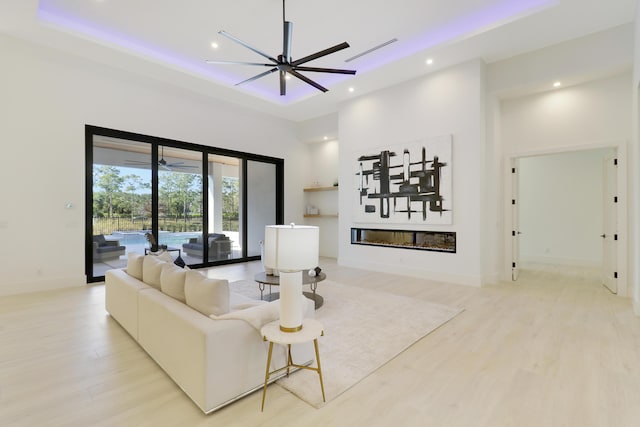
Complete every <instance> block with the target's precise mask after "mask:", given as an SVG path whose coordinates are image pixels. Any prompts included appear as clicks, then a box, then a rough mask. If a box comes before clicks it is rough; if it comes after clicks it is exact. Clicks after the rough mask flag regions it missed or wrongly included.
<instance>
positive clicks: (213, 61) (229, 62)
mask: <svg viewBox="0 0 640 427" xmlns="http://www.w3.org/2000/svg"><path fill="white" fill-rule="evenodd" d="M204 62H206V63H207V64H221V65H260V66H264V67H273V65H274V64H263V63H262V62H241V61H216V60H215V59H207V60H205V61H204Z"/></svg>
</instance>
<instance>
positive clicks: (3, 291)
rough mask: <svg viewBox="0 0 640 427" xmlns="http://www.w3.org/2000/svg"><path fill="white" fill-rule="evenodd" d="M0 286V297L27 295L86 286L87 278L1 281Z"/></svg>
mask: <svg viewBox="0 0 640 427" xmlns="http://www.w3.org/2000/svg"><path fill="white" fill-rule="evenodd" d="M3 282H5V284H3V285H2V286H0V296H9V295H20V294H29V293H33V292H45V291H53V290H56V289H64V288H74V287H81V286H86V284H87V278H86V276H85V275H82V276H67V277H55V278H48V279H42V280H32V281H23V282H19V281H17V280H11V279H8V280H3Z"/></svg>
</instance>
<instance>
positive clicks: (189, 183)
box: [160, 172, 202, 229]
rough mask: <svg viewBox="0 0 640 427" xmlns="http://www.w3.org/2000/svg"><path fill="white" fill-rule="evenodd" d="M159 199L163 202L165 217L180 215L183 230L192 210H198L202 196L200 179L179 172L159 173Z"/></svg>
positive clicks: (195, 175) (198, 176)
mask: <svg viewBox="0 0 640 427" xmlns="http://www.w3.org/2000/svg"><path fill="white" fill-rule="evenodd" d="M160 178H161V179H160V197H161V199H162V200H163V201H164V205H165V215H168V216H174V215H175V218H176V219H177V217H178V215H180V216H181V217H182V219H183V221H184V226H185V229H186V228H187V220H188V218H189V214H190V213H191V211H192V210H194V209H193V208H196V209H195V210H199V207H200V205H201V203H202V202H201V199H202V198H201V194H202V177H201V176H200V175H197V174H191V173H180V172H161V174H160Z"/></svg>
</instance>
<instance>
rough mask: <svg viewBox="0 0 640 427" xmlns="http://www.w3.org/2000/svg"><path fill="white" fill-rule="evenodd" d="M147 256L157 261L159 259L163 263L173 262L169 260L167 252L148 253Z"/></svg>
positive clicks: (171, 259)
mask: <svg viewBox="0 0 640 427" xmlns="http://www.w3.org/2000/svg"><path fill="white" fill-rule="evenodd" d="M149 255H151V256H154V257H156V258H158V259H161V260H162V261H165V262H173V258H171V254H170V253H169V252H167V251H162V252H158V253H153V252H150V253H149Z"/></svg>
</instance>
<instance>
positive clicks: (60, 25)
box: [38, 2, 287, 104]
mask: <svg viewBox="0 0 640 427" xmlns="http://www.w3.org/2000/svg"><path fill="white" fill-rule="evenodd" d="M43 3H44V2H39V5H38V19H40V20H41V21H43V22H45V23H47V24H50V25H51V26H52V27H54V28H56V29H58V30H62V31H65V32H68V33H70V34H73V35H75V36H80V37H82V38H85V39H87V40H91V41H93V42H97V43H99V44H102V45H105V46H108V47H111V48H113V47H115V48H116V49H119V50H122V51H126V52H128V53H134V54H135V55H136V56H141V57H144V58H145V59H151V60H153V61H155V62H160V63H164V64H168V65H170V66H171V67H173V68H176V69H178V70H179V71H183V72H184V71H187V72H189V73H190V74H193V75H196V76H198V77H205V78H208V79H213V80H215V81H216V82H218V83H223V84H224V85H226V86H233V85H235V84H236V83H238V76H233V75H230V74H226V73H224V72H221V71H219V69H216V68H215V67H213V66H211V65H205V63H204V61H202V65H201V64H199V63H194V62H193V61H190V60H188V59H186V58H181V57H180V56H177V55H175V54H174V53H171V52H167V51H163V50H162V49H159V48H157V47H155V46H148V45H144V44H142V43H140V42H139V41H137V40H134V39H130V38H127V37H124V36H121V35H119V34H114V33H113V32H110V31H109V30H106V29H101V28H98V27H96V26H95V25H94V24H91V23H88V22H85V21H83V20H80V19H78V18H75V17H69V16H65V15H62V14H61V13H59V12H58V11H50V10H46V9H45V8H44V5H43ZM242 89H245V90H246V91H247V92H250V93H252V94H254V95H256V96H258V97H261V98H265V99H267V100H269V101H272V102H277V103H278V104H286V103H287V102H284V101H285V100H284V99H280V98H281V97H280V96H274V93H273V92H271V91H267V90H266V89H264V88H262V87H259V86H258V87H256V86H251V87H248V86H247V87H244V88H242ZM276 95H278V94H276ZM282 98H284V97H282Z"/></svg>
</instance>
